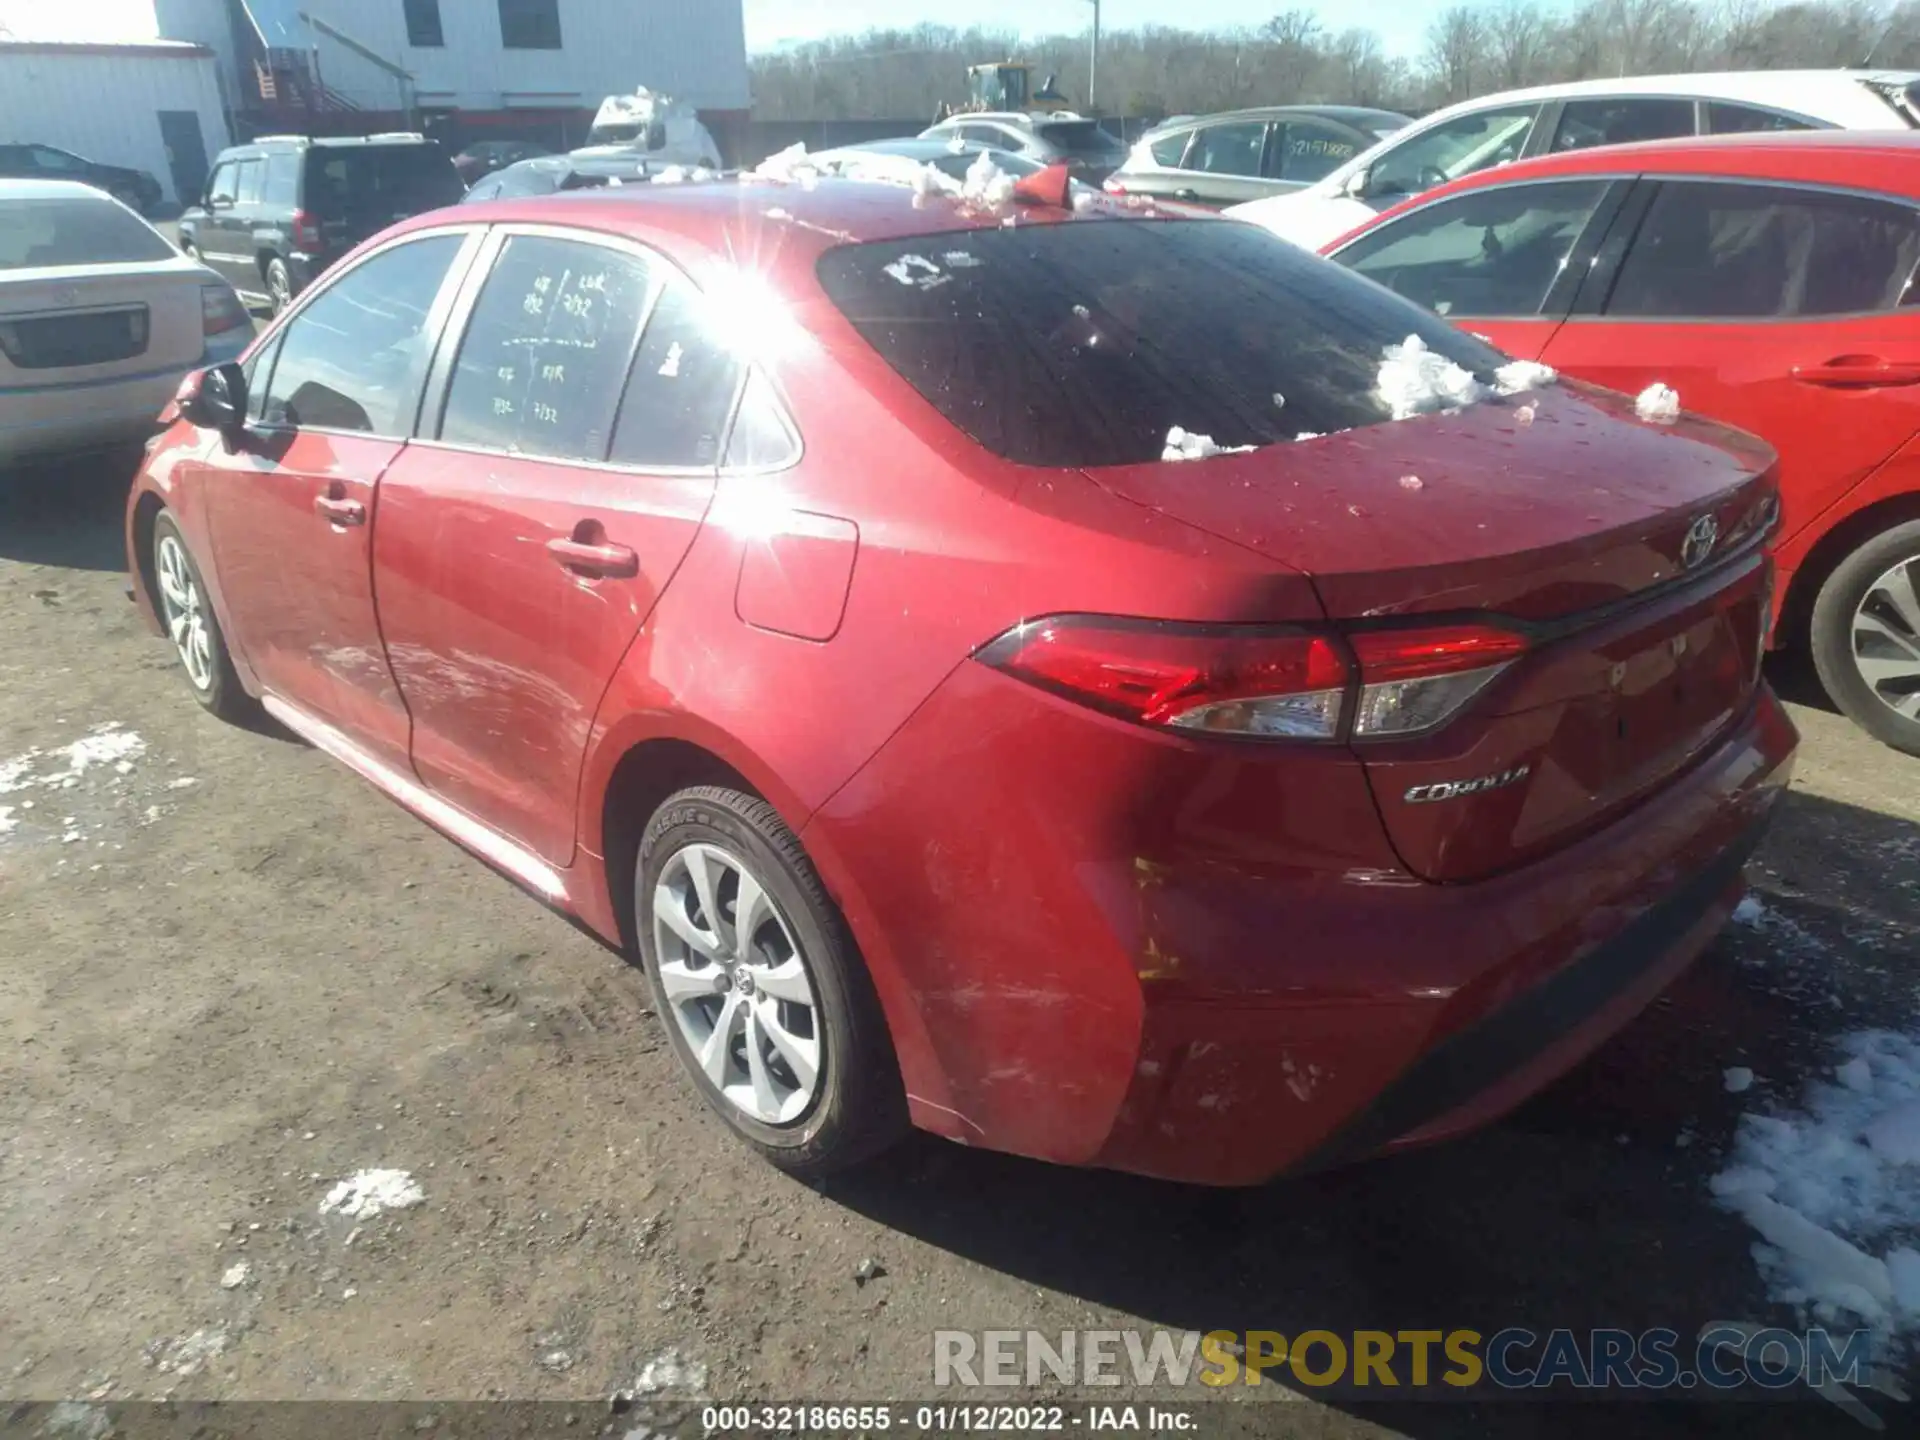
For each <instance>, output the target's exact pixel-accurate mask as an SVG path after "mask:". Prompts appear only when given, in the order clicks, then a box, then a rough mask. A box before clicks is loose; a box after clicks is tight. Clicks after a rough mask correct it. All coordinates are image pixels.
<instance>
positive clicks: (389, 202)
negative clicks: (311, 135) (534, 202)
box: [306, 143, 467, 225]
mask: <svg viewBox="0 0 1920 1440" xmlns="http://www.w3.org/2000/svg"><path fill="white" fill-rule="evenodd" d="M466 193H467V187H466V186H465V185H464V184H463V183H461V180H460V172H459V171H458V170H455V169H454V168H453V161H452V160H450V159H449V158H448V157H447V153H446V151H444V150H442V149H441V148H440V147H439V146H438V145H421V144H418V143H414V144H398V145H353V146H348V145H327V146H321V145H316V146H314V147H313V148H312V149H310V150H308V151H307V196H306V208H307V209H309V210H314V211H318V212H319V213H320V214H323V215H326V216H328V217H333V216H341V217H345V218H362V219H368V220H377V221H379V222H380V223H381V224H382V225H385V224H387V223H389V222H391V221H393V220H396V219H398V218H400V217H401V216H404V215H417V214H419V213H420V212H421V211H423V210H433V209H436V208H438V207H439V206H441V205H454V204H458V203H459V201H460V198H461V197H462V196H463V195H465V194H466Z"/></svg>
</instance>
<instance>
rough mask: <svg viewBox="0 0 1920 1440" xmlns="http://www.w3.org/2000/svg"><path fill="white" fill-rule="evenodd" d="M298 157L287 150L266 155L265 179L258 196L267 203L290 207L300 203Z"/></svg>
mask: <svg viewBox="0 0 1920 1440" xmlns="http://www.w3.org/2000/svg"><path fill="white" fill-rule="evenodd" d="M299 192H300V157H299V155H298V154H296V153H295V152H293V151H291V150H289V151H284V152H282V153H281V154H278V155H269V156H268V157H267V175H266V180H265V181H264V183H263V184H262V185H261V187H260V198H261V199H262V200H263V201H265V202H266V203H267V204H269V205H277V206H282V207H286V208H291V207H293V206H295V205H298V204H299V203H300V194H299Z"/></svg>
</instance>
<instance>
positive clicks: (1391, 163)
mask: <svg viewBox="0 0 1920 1440" xmlns="http://www.w3.org/2000/svg"><path fill="white" fill-rule="evenodd" d="M1539 113H1540V107H1539V106H1537V105H1511V106H1502V107H1501V108H1499V109H1495V110H1479V111H1476V112H1474V113H1473V114H1471V115H1457V116H1455V117H1454V118H1453V119H1451V120H1447V121H1443V122H1442V123H1440V124H1438V125H1435V126H1433V127H1432V128H1431V129H1428V130H1422V131H1421V132H1420V133H1419V134H1418V135H1413V136H1409V137H1408V138H1407V139H1406V140H1404V141H1403V142H1401V143H1400V144H1399V145H1396V146H1394V147H1393V149H1391V150H1389V151H1387V152H1386V153H1385V154H1384V155H1382V156H1381V157H1380V158H1379V159H1378V160H1376V161H1375V162H1374V163H1373V165H1372V167H1371V168H1370V169H1369V171H1368V174H1367V190H1368V193H1370V194H1373V195H1383V196H1391V195H1418V194H1419V193H1420V192H1421V191H1423V190H1431V189H1433V188H1434V187H1435V186H1436V185H1444V184H1446V183H1447V181H1449V180H1458V179H1459V178H1460V177H1461V176H1462V175H1471V174H1473V173H1474V172H1475V171H1476V170H1485V169H1487V168H1488V167H1489V166H1493V165H1504V164H1506V163H1508V162H1509V161H1512V160H1518V159H1519V158H1520V155H1521V152H1522V151H1523V150H1525V149H1526V145H1527V135H1528V134H1529V133H1530V132H1531V131H1532V129H1533V122H1534V119H1535V118H1536V117H1537V116H1538V115H1539Z"/></svg>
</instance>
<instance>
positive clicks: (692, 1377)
mask: <svg viewBox="0 0 1920 1440" xmlns="http://www.w3.org/2000/svg"><path fill="white" fill-rule="evenodd" d="M706 1383H707V1367H706V1366H705V1365H702V1364H701V1363H700V1362H699V1361H698V1360H688V1359H686V1358H685V1357H684V1356H682V1355H681V1353H680V1351H679V1350H678V1349H677V1348H669V1349H666V1350H663V1351H661V1352H660V1353H659V1354H658V1355H656V1356H654V1357H653V1359H651V1360H649V1361H647V1363H646V1364H645V1365H643V1366H641V1367H640V1373H639V1375H638V1376H636V1377H635V1378H634V1382H633V1387H632V1389H631V1390H630V1391H629V1392H628V1394H629V1396H630V1397H631V1396H639V1395H659V1394H661V1393H663V1392H665V1391H670V1390H673V1391H687V1390H692V1391H698V1390H702V1389H705V1388H706Z"/></svg>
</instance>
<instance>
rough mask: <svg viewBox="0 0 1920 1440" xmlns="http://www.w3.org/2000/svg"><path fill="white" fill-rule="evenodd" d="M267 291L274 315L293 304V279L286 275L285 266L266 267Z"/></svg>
mask: <svg viewBox="0 0 1920 1440" xmlns="http://www.w3.org/2000/svg"><path fill="white" fill-rule="evenodd" d="M267 291H268V293H269V295H270V296H271V297H272V299H273V313H274V314H276V315H278V314H280V313H281V311H283V310H285V309H286V308H287V307H288V306H289V305H291V304H293V277H292V276H290V275H288V274H287V269H286V266H284V265H269V266H268V267H267Z"/></svg>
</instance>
